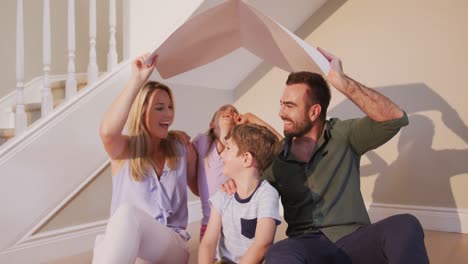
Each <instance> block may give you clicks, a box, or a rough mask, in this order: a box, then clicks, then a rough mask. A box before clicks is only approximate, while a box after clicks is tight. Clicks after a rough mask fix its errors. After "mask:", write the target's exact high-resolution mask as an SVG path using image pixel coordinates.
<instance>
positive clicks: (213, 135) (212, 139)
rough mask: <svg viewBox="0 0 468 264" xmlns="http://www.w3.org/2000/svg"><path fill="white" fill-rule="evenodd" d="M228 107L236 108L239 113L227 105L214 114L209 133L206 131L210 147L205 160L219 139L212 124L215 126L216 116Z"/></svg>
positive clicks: (207, 149)
mask: <svg viewBox="0 0 468 264" xmlns="http://www.w3.org/2000/svg"><path fill="white" fill-rule="evenodd" d="M228 107H232V108H234V109H235V110H236V112H237V109H236V108H235V107H234V106H233V105H230V104H225V105H223V106H221V107H220V108H219V109H218V110H216V112H214V114H213V117H211V121H210V128H209V129H208V131H206V134H207V135H208V147H207V148H206V152H205V158H208V154H209V151H210V149H211V147H212V146H213V144H214V143H215V142H216V139H217V136H216V133H215V131H214V128H212V127H211V124H213V122H214V121H215V118H216V115H218V114H219V113H221V112H222V111H224V110H226V109H227V108H228Z"/></svg>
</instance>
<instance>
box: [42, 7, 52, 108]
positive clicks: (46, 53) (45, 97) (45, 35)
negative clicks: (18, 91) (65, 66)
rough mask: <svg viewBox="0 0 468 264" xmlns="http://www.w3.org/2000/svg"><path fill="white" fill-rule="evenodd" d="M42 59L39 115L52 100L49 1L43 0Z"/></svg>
mask: <svg viewBox="0 0 468 264" xmlns="http://www.w3.org/2000/svg"><path fill="white" fill-rule="evenodd" d="M42 60H43V64H44V66H43V70H44V77H43V83H44V87H43V88H42V91H41V94H42V98H41V116H42V117H44V116H46V115H47V114H48V113H50V112H51V111H52V108H53V101H52V92H51V90H50V79H49V71H50V1H49V0H44V9H43V22H42Z"/></svg>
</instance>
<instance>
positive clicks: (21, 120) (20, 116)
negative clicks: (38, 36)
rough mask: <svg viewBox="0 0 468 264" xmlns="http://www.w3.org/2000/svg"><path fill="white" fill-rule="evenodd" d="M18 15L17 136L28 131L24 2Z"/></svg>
mask: <svg viewBox="0 0 468 264" xmlns="http://www.w3.org/2000/svg"><path fill="white" fill-rule="evenodd" d="M17 4H18V5H17V10H16V11H17V13H16V115H15V135H16V136H18V135H20V134H21V133H23V132H24V131H25V130H26V127H27V123H26V113H25V112H24V83H23V81H24V36H23V34H24V29H23V0H18V2H17Z"/></svg>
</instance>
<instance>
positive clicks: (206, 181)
mask: <svg viewBox="0 0 468 264" xmlns="http://www.w3.org/2000/svg"><path fill="white" fill-rule="evenodd" d="M238 117H239V113H238V112H237V109H236V108H235V107H234V106H232V105H223V106H221V107H220V108H219V109H218V110H217V111H216V112H215V113H214V115H213V117H212V118H211V122H210V128H209V130H208V132H206V133H205V134H199V135H198V136H197V137H196V138H195V139H194V140H193V145H194V146H195V149H196V151H197V155H198V157H199V158H198V166H197V167H198V190H199V194H200V200H201V205H202V213H203V218H202V221H201V227H200V240H201V239H202V237H203V235H204V233H205V230H206V226H207V224H208V219H209V218H210V204H209V201H208V199H209V198H210V197H211V196H212V195H213V194H214V193H216V191H218V190H219V187H220V186H221V184H223V183H224V181H226V179H227V177H226V176H224V175H223V161H222V159H221V156H220V153H221V152H222V151H223V150H224V137H225V136H226V135H227V134H228V133H229V131H231V129H232V128H233V127H234V126H235V125H236V120H237V119H238Z"/></svg>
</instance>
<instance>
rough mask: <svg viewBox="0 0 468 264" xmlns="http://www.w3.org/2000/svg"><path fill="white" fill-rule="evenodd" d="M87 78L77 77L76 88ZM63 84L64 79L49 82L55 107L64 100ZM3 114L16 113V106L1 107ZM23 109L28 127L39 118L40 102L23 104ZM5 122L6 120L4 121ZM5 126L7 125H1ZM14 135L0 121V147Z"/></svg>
mask: <svg viewBox="0 0 468 264" xmlns="http://www.w3.org/2000/svg"><path fill="white" fill-rule="evenodd" d="M87 84H88V83H87V80H86V79H85V78H81V79H77V90H78V91H81V90H82V89H84V88H85V87H86V86H87ZM65 85H66V80H61V81H55V82H52V83H51V86H50V89H51V92H52V101H53V107H54V108H55V107H57V106H58V105H60V104H61V103H63V102H64V101H65ZM2 110H3V111H0V112H2V113H3V114H4V115H5V116H11V117H13V116H14V114H15V113H16V106H15V105H13V106H9V107H7V108H6V109H2ZM24 111H25V112H26V122H27V126H28V127H29V126H30V125H31V124H33V123H34V122H35V121H37V120H38V119H39V118H41V102H31V103H26V104H25V105H24ZM5 123H6V122H5ZM2 126H7V127H2ZM14 136H15V129H14V128H12V127H8V124H1V123H0V147H1V145H2V144H4V143H5V142H7V141H8V140H9V139H11V138H13V137H14Z"/></svg>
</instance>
